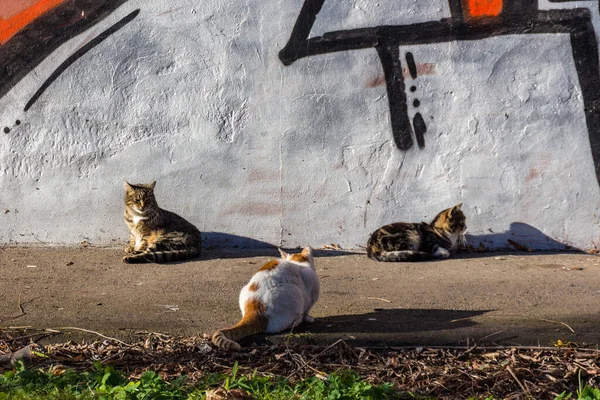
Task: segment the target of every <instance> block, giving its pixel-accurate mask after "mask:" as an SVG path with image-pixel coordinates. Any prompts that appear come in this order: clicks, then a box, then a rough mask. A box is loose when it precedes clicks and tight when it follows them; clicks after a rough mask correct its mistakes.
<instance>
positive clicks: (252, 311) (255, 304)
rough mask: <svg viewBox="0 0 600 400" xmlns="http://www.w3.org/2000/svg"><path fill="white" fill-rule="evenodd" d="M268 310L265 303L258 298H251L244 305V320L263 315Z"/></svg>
mask: <svg viewBox="0 0 600 400" xmlns="http://www.w3.org/2000/svg"><path fill="white" fill-rule="evenodd" d="M266 310H267V307H266V306H265V303H263V302H262V301H260V300H258V299H257V298H251V299H248V300H246V302H245V303H244V317H243V318H242V321H243V320H244V319H250V318H252V317H253V316H255V315H262V314H264V312H265V311H266Z"/></svg>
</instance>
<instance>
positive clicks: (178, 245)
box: [123, 181, 201, 263]
mask: <svg viewBox="0 0 600 400" xmlns="http://www.w3.org/2000/svg"><path fill="white" fill-rule="evenodd" d="M155 185H156V181H154V182H152V183H150V184H135V185H132V184H129V183H127V182H125V222H126V223H127V227H128V228H129V234H130V240H129V246H127V248H126V249H125V252H126V253H129V254H130V255H127V256H125V257H123V261H124V262H126V263H145V262H156V263H164V262H170V261H180V260H187V259H191V258H195V257H197V256H199V255H200V251H201V238H200V231H198V229H196V227H195V226H194V225H192V224H191V223H189V222H188V221H186V220H185V219H183V218H182V217H180V216H179V215H177V214H175V213H173V212H171V211H167V210H163V209H162V208H160V207H159V206H158V204H157V203H156V198H155V197H154V186H155Z"/></svg>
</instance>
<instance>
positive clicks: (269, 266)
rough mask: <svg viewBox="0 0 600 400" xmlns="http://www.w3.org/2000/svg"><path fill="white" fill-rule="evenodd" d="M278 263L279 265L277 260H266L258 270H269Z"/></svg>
mask: <svg viewBox="0 0 600 400" xmlns="http://www.w3.org/2000/svg"><path fill="white" fill-rule="evenodd" d="M278 265H279V261H278V260H271V261H269V262H267V263H266V264H265V265H263V266H262V267H260V269H259V271H269V270H271V269H274V268H277V266H278Z"/></svg>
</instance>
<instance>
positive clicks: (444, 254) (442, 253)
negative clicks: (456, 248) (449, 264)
mask: <svg viewBox="0 0 600 400" xmlns="http://www.w3.org/2000/svg"><path fill="white" fill-rule="evenodd" d="M433 256H434V257H436V258H448V257H450V252H449V251H448V250H446V249H444V248H443V247H438V248H437V249H435V252H434V253H433Z"/></svg>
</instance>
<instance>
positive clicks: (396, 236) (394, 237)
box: [367, 203, 467, 262]
mask: <svg viewBox="0 0 600 400" xmlns="http://www.w3.org/2000/svg"><path fill="white" fill-rule="evenodd" d="M461 206H462V203H460V204H458V205H456V206H454V207H452V208H448V209H446V210H444V211H442V212H440V213H439V214H438V215H436V216H435V218H434V219H433V221H431V224H428V223H426V222H421V223H420V224H418V223H407V222H396V223H394V224H390V225H385V226H382V227H381V228H379V229H377V230H376V231H375V232H373V234H372V235H371V238H370V239H369V242H368V243H367V255H368V256H369V257H370V258H372V259H373V260H376V261H392V262H393V261H426V260H432V259H436V258H448V257H450V254H451V253H454V252H455V251H456V250H457V248H458V246H459V245H461V246H465V245H466V239H465V232H466V231H467V225H466V224H465V222H466V217H465V214H463V212H462V211H461V209H460V208H461Z"/></svg>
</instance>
